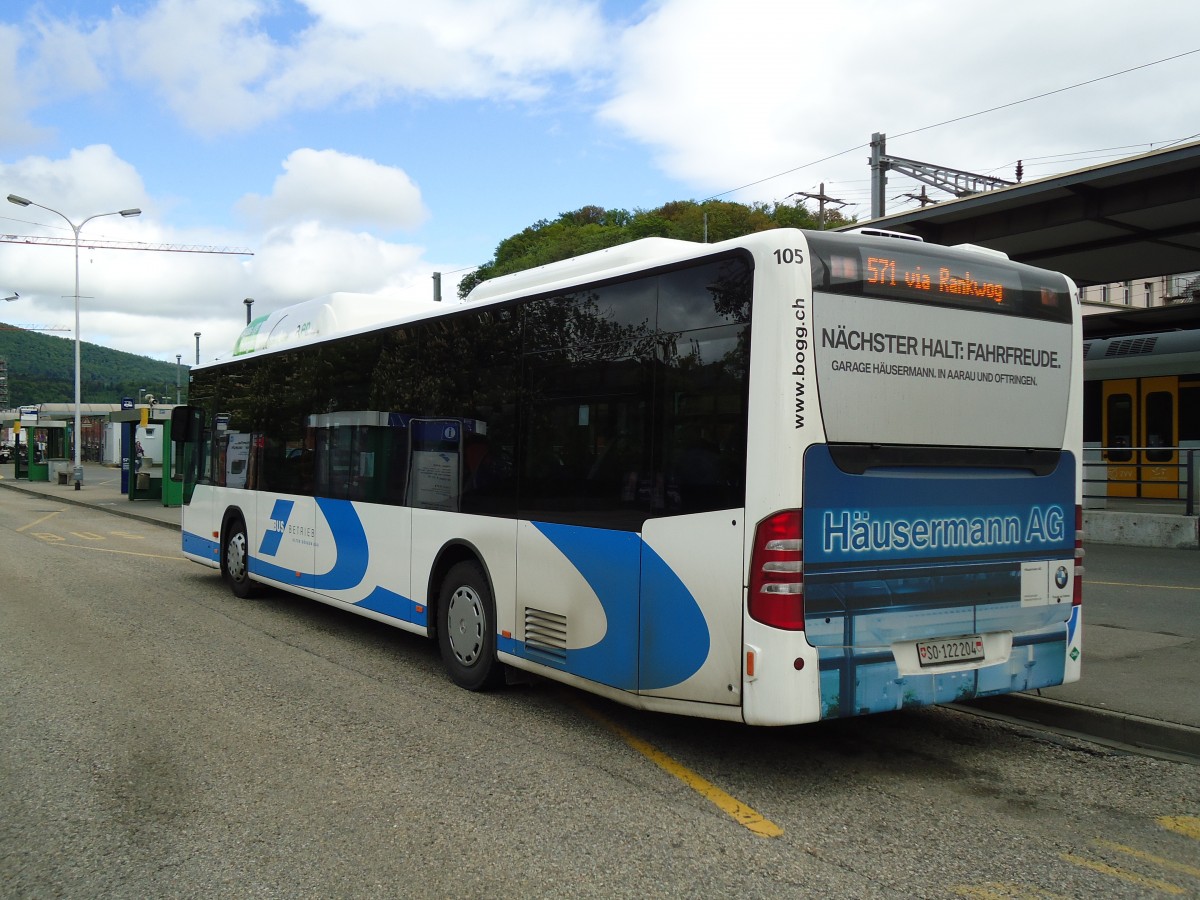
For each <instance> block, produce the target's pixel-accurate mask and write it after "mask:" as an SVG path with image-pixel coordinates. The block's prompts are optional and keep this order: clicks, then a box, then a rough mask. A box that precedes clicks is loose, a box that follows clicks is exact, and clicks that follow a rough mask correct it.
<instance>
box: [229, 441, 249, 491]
mask: <svg viewBox="0 0 1200 900" xmlns="http://www.w3.org/2000/svg"><path fill="white" fill-rule="evenodd" d="M249 467H250V435H249V434H239V433H237V432H230V433H229V444H228V446H227V447H226V451H225V486H226V487H231V488H244V487H245V486H246V470H247V469H248V468H249Z"/></svg>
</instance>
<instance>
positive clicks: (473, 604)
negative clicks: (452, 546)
mask: <svg viewBox="0 0 1200 900" xmlns="http://www.w3.org/2000/svg"><path fill="white" fill-rule="evenodd" d="M438 647H439V649H440V650H441V653H442V663H443V664H444V665H445V667H446V671H447V673H448V674H449V675H450V678H451V679H452V680H453V681H454V683H455V684H457V685H458V686H459V687H463V688H466V689H467V690H469V691H483V690H487V689H488V688H491V687H494V686H495V685H497V684H498V683H499V682H500V679H501V677H502V675H503V668H502V666H501V664H500V663H499V662H498V661H497V660H496V604H495V602H494V601H493V600H492V593H491V590H490V589H489V588H488V583H487V579H486V578H484V575H483V571H482V570H481V569H480V567H479V565H478V564H476V563H474V562H460V563H457V564H455V565H454V566H453V567H452V568H451V569H450V571H449V572H448V573H447V575H446V578H445V579H444V580H443V581H442V589H441V594H440V596H439V598H438Z"/></svg>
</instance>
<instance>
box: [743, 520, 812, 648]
mask: <svg viewBox="0 0 1200 900" xmlns="http://www.w3.org/2000/svg"><path fill="white" fill-rule="evenodd" d="M802 532H803V528H802V526H801V518H800V510H798V509H789V510H785V511H784V512H778V513H775V515H773V516H770V517H769V518H766V519H763V521H761V522H759V523H758V527H757V528H756V529H755V530H754V552H753V555H752V556H751V558H750V596H749V601H748V602H749V607H750V617H751V618H752V619H754V620H755V621H758V622H762V623H763V624H764V625H770V626H772V627H774V628H785V629H787V630H789V631H803V630H804V541H803V539H802Z"/></svg>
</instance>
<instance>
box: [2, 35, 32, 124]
mask: <svg viewBox="0 0 1200 900" xmlns="http://www.w3.org/2000/svg"><path fill="white" fill-rule="evenodd" d="M20 46H21V34H20V31H19V30H18V29H16V28H13V27H11V26H8V25H0V146H4V145H14V144H15V145H20V144H27V143H32V142H33V141H35V140H37V139H38V138H39V137H41V132H40V130H39V129H37V128H35V127H34V126H33V125H32V124H31V123H30V122H29V120H28V118H27V116H28V113H29V104H30V102H31V100H32V97H31V96H30V91H29V89H28V87H27V86H26V85H24V84H23V82H22V79H21V77H20V69H21V67H20V62H19V60H18V57H17V51H18V50H19V49H20Z"/></svg>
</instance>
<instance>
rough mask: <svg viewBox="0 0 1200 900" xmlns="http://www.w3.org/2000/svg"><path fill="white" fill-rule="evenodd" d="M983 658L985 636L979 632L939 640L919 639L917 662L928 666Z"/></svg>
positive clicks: (923, 666)
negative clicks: (981, 635)
mask: <svg viewBox="0 0 1200 900" xmlns="http://www.w3.org/2000/svg"><path fill="white" fill-rule="evenodd" d="M981 659H983V638H982V637H980V636H979V635H977V634H965V635H963V636H962V637H956V638H943V639H941V640H938V641H917V662H918V663H920V665H921V668H925V667H926V666H949V665H954V664H955V663H964V662H976V661H978V660H981Z"/></svg>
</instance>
